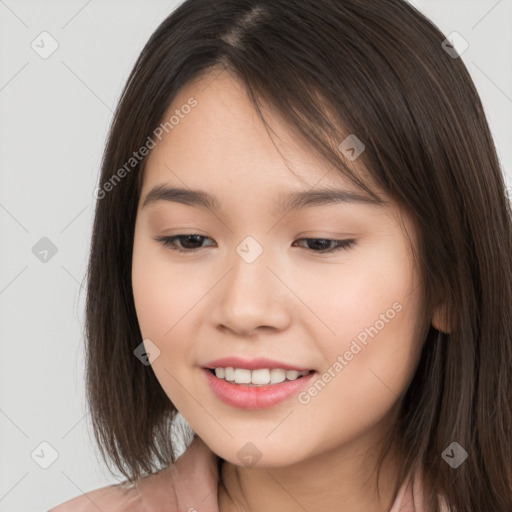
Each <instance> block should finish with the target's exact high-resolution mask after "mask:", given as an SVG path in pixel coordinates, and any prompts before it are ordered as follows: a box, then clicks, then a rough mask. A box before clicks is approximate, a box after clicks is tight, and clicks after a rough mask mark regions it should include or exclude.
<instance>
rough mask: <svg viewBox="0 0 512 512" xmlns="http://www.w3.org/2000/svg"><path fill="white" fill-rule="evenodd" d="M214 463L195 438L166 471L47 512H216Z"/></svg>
mask: <svg viewBox="0 0 512 512" xmlns="http://www.w3.org/2000/svg"><path fill="white" fill-rule="evenodd" d="M217 460H218V459H217V456H216V455H215V454H214V453H213V452H212V451H211V450H210V449H209V448H208V447H207V446H206V444H205V443H204V442H203V441H202V439H201V438H199V437H198V436H195V437H194V439H193V441H192V443H191V444H190V445H189V446H188V448H187V450H186V451H185V452H184V453H183V454H182V455H181V456H180V457H179V458H178V460H177V461H176V462H175V463H174V464H172V465H171V466H169V467H168V468H165V469H163V470H161V471H159V472H158V473H155V474H153V475H149V476H147V477H145V478H142V479H140V480H139V481H137V482H136V483H135V484H131V485H130V484H128V482H121V483H119V484H114V485H109V486H106V487H102V488H100V489H96V490H93V491H89V492H86V493H83V494H81V495H80V496H76V497H75V498H72V499H70V500H68V501H65V502H64V503H61V504H60V505H57V506H56V507H54V508H52V509H50V510H49V511H48V512H98V510H101V511H105V512H160V511H161V510H163V509H165V510H168V511H169V512H173V511H178V510H179V511H181V510H189V509H190V507H194V506H195V508H196V509H198V510H208V511H210V510H211V511H214V512H218V508H217V477H218V471H217ZM201 507H202V508H201ZM205 507H206V508H205Z"/></svg>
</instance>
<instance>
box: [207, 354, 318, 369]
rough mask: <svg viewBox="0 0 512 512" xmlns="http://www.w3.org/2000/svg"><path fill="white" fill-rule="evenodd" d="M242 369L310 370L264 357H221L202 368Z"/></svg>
mask: <svg viewBox="0 0 512 512" xmlns="http://www.w3.org/2000/svg"><path fill="white" fill-rule="evenodd" d="M228 367H231V368H243V369H246V370H258V369H261V368H268V369H272V368H282V369H283V370H297V371H299V372H303V371H307V370H311V368H304V367H300V366H296V365H293V364H288V363H283V362H282V361H275V360H273V359H267V358H266V357H258V358H256V359H250V360H249V359H243V358H241V357H222V358H221V359H215V360H214V361H210V362H209V363H206V364H205V365H204V368H209V369H215V368H228Z"/></svg>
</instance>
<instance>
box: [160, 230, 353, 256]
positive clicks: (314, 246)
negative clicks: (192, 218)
mask: <svg viewBox="0 0 512 512" xmlns="http://www.w3.org/2000/svg"><path fill="white" fill-rule="evenodd" d="M156 240H157V241H158V242H160V243H161V244H162V245H164V246H165V247H168V248H169V249H171V250H173V251H176V252H180V253H183V252H188V253H191V252H196V251H199V250H201V249H204V246H202V244H201V243H202V242H203V241H204V240H211V238H208V237H206V236H203V235H197V234H187V235H174V236H167V237H162V238H156ZM303 240H305V241H306V242H307V246H308V247H306V248H307V249H310V250H311V251H313V252H317V253H322V254H325V253H331V252H336V251H340V250H342V249H345V250H348V249H350V247H352V246H353V245H354V243H355V240H354V239H349V240H334V239H330V238H300V239H299V240H296V241H295V242H294V244H296V243H297V242H301V241H303ZM178 241H179V242H180V245H177V244H176V242H178ZM311 242H312V243H311ZM333 243H334V246H331V244H333ZM299 247H300V246H299Z"/></svg>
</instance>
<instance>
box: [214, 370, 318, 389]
mask: <svg viewBox="0 0 512 512" xmlns="http://www.w3.org/2000/svg"><path fill="white" fill-rule="evenodd" d="M205 369H206V370H208V371H209V372H210V373H211V374H212V375H213V376H215V377H216V378H217V379H219V380H222V381H225V382H227V383H229V384H234V385H238V386H247V387H263V386H275V385H278V384H282V383H284V382H293V381H296V380H299V379H302V378H304V377H305V376H307V375H309V374H311V373H314V370H304V371H301V372H298V371H296V370H282V369H272V370H269V369H266V370H267V372H266V375H265V377H264V379H263V380H264V381H265V382H261V383H253V382H251V381H252V380H253V379H254V377H252V373H251V372H252V371H251V370H245V369H239V370H242V371H243V372H244V374H243V376H240V375H239V374H238V375H237V377H238V379H236V378H235V374H234V370H235V369H234V368H231V370H232V371H231V372H230V373H229V375H226V374H225V370H226V369H225V368H217V370H218V371H216V369H214V368H205ZM261 370H265V368H262V369H261ZM253 371H254V370H253ZM271 371H273V373H272V374H271V373H270V372H271ZM239 373H240V372H239ZM237 380H238V382H237ZM255 380H259V379H258V378H256V379H255Z"/></svg>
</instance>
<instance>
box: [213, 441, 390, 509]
mask: <svg viewBox="0 0 512 512" xmlns="http://www.w3.org/2000/svg"><path fill="white" fill-rule="evenodd" d="M364 444H365V443H362V444H360V443H357V445H355V444H353V445H351V446H350V447H347V446H340V447H337V448H334V449H333V448H332V447H326V449H325V450H324V451H322V452H320V453H319V454H318V455H315V456H314V457H311V458H308V459H306V460H302V461H300V462H298V463H295V464H292V465H289V466H285V467H271V468H256V467H243V466H237V465H235V464H232V463H230V462H229V461H224V463H223V464H222V469H221V481H222V482H223V483H224V486H225V487H226V489H227V492H226V489H224V487H223V486H222V485H220V486H219V512H231V511H235V510H236V511H238V512H240V511H244V512H256V511H260V510H279V511H280V512H304V510H308V511H315V510H340V503H342V504H343V512H363V511H365V512H366V511H368V510H372V512H388V511H389V509H390V508H391V506H392V504H393V500H394V499H395V495H396V492H397V491H398V487H399V485H400V482H398V471H399V467H400V457H399V455H398V449H397V448H396V447H394V448H392V449H391V450H390V452H389V454H388V456H387V457H386V459H385V460H384V462H383V465H382V471H381V473H380V477H379V481H378V482H377V472H376V464H377V457H378V453H377V450H375V449H369V450H368V449H367V448H366V450H362V449H361V447H362V445H364ZM367 446H368V445H366V447H367ZM369 468H372V471H369ZM377 484H378V487H377ZM377 489H378V490H377Z"/></svg>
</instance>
